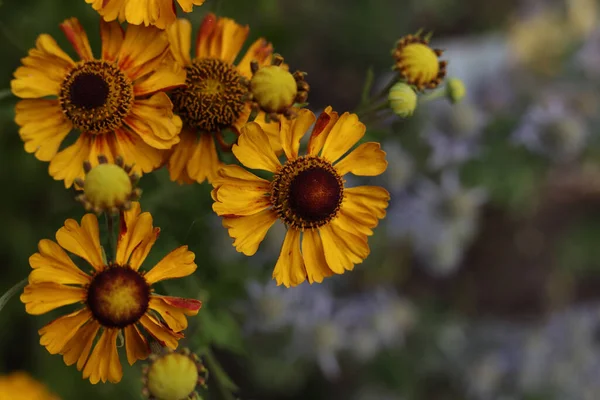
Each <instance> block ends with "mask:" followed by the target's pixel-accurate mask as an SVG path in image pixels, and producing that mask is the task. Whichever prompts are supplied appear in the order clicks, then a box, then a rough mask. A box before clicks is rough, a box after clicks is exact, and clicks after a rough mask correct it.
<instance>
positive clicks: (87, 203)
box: [75, 155, 142, 214]
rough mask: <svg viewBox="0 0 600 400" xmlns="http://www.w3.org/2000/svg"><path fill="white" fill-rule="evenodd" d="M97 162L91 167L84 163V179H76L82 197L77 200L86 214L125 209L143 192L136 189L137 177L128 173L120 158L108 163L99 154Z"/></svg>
mask: <svg viewBox="0 0 600 400" xmlns="http://www.w3.org/2000/svg"><path fill="white" fill-rule="evenodd" d="M98 163H99V164H98V165H96V166H95V167H93V168H92V166H91V164H90V163H89V162H88V161H86V162H85V163H84V165H83V169H84V170H85V172H86V175H85V180H83V179H76V180H75V183H76V185H77V186H79V187H81V188H83V194H80V195H78V196H77V197H76V200H77V201H80V202H82V203H83V205H84V207H85V209H86V210H87V211H90V210H94V212H95V213H96V214H99V213H101V212H110V213H113V214H116V213H117V212H118V211H119V210H128V209H129V208H130V207H131V202H132V201H133V200H137V199H138V198H139V197H140V194H141V193H142V190H141V189H139V188H135V183H136V182H137V181H138V177H137V175H135V174H131V175H130V174H129V173H130V172H131V169H132V167H131V166H129V165H125V164H124V163H123V158H122V157H120V156H118V157H117V158H116V160H115V163H114V164H108V162H107V159H106V157H104V156H101V155H100V156H98Z"/></svg>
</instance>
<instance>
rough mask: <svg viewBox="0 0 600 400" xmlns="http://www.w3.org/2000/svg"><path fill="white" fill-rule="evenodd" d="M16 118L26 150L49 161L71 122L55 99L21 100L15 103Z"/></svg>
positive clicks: (40, 158) (68, 130) (69, 129)
mask: <svg viewBox="0 0 600 400" xmlns="http://www.w3.org/2000/svg"><path fill="white" fill-rule="evenodd" d="M15 122H16V123H17V125H19V126H20V127H21V128H20V129H19V136H21V139H22V140H23V142H25V151H26V152H28V153H35V157H36V158H37V159H38V160H41V161H50V160H52V158H53V157H54V156H55V155H56V153H57V151H58V148H59V147H60V144H61V143H62V142H63V140H64V139H65V137H67V135H68V134H69V132H70V131H71V129H73V126H72V125H71V122H70V121H69V120H68V119H67V118H65V115H64V114H63V112H62V110H61V108H60V106H59V104H58V100H47V99H34V100H21V101H19V102H18V103H17V105H16V107H15Z"/></svg>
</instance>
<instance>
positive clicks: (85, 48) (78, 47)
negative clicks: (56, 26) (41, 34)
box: [60, 18, 94, 60]
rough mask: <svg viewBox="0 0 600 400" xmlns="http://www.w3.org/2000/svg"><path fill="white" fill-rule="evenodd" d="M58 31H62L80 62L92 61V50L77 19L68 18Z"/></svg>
mask: <svg viewBox="0 0 600 400" xmlns="http://www.w3.org/2000/svg"><path fill="white" fill-rule="evenodd" d="M60 29H61V30H62V31H63V33H64V34H65V36H66V37H67V40H68V41H69V42H70V43H71V45H72V46H73V48H74V49H75V52H76V53H77V55H78V56H79V57H81V59H82V60H93V59H94V54H92V48H91V47H90V41H89V40H88V37H87V34H86V33H85V30H84V29H83V26H81V23H80V22H79V20H78V19H77V18H69V19H66V20H65V21H63V22H62V23H61V24H60Z"/></svg>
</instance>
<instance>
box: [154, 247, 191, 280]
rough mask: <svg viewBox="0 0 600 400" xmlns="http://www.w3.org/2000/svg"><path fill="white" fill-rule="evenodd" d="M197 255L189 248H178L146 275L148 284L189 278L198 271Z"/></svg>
mask: <svg viewBox="0 0 600 400" xmlns="http://www.w3.org/2000/svg"><path fill="white" fill-rule="evenodd" d="M195 257H196V256H195V254H194V253H192V252H191V251H189V250H188V247H187V246H181V247H178V248H176V249H175V250H173V251H171V252H170V253H169V254H167V255H166V256H165V257H164V258H163V259H162V260H160V261H159V262H158V264H156V266H155V267H154V268H152V269H151V270H150V271H148V272H147V273H146V275H145V278H146V282H148V284H149V285H153V284H154V283H156V282H159V281H163V280H165V279H173V278H181V277H184V276H188V275H190V274H191V273H193V272H194V271H195V270H196V268H197V267H196V264H195V263H194V258H195Z"/></svg>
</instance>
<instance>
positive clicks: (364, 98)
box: [359, 66, 375, 107]
mask: <svg viewBox="0 0 600 400" xmlns="http://www.w3.org/2000/svg"><path fill="white" fill-rule="evenodd" d="M374 80H375V73H374V72H373V67H372V66H371V67H369V69H368V70H367V76H366V77H365V84H364V85H363V89H362V95H361V97H360V105H359V107H364V106H365V105H367V104H369V100H370V97H371V96H370V95H371V88H372V87H373V81H374Z"/></svg>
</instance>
